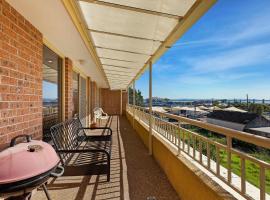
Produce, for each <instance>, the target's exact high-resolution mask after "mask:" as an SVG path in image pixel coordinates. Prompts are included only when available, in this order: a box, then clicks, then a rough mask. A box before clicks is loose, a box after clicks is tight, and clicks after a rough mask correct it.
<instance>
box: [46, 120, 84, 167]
mask: <svg viewBox="0 0 270 200" xmlns="http://www.w3.org/2000/svg"><path fill="white" fill-rule="evenodd" d="M81 128H82V124H81V121H80V119H79V118H78V117H75V118H73V119H70V120H67V121H65V122H62V123H60V124H57V125H54V126H52V127H51V137H52V140H53V143H54V146H55V150H56V151H57V152H59V150H76V149H77V148H78V147H79V146H80V145H81V143H82V142H83V141H84V139H85V137H86V134H85V132H84V130H83V129H81ZM72 155H73V154H72V153H59V157H60V160H61V162H62V164H63V165H65V164H66V163H67V162H69V160H70V159H71V157H72Z"/></svg>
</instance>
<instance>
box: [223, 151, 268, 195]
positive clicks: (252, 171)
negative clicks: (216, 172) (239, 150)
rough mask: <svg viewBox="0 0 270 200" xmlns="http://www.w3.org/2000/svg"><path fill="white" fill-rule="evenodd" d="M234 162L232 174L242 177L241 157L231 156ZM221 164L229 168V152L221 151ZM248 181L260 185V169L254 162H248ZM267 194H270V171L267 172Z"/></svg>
mask: <svg viewBox="0 0 270 200" xmlns="http://www.w3.org/2000/svg"><path fill="white" fill-rule="evenodd" d="M231 158H232V161H231V168H232V172H233V173H234V174H236V175H238V176H241V160H240V158H239V156H237V155H235V154H232V155H231ZM220 164H221V165H222V166H223V167H225V168H227V167H228V165H227V152H226V151H220ZM245 165H246V171H245V173H246V180H247V181H248V182H249V183H251V184H252V185H254V186H256V187H259V185H260V182H259V180H260V168H259V166H258V165H257V164H255V163H254V162H251V161H249V160H246V162H245ZM265 175H266V193H268V194H270V171H269V170H267V171H266V174H265Z"/></svg>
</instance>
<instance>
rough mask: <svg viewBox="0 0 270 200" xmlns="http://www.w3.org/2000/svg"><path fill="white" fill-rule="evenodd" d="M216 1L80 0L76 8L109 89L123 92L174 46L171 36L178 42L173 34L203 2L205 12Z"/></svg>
mask: <svg viewBox="0 0 270 200" xmlns="http://www.w3.org/2000/svg"><path fill="white" fill-rule="evenodd" d="M206 2H208V3H206ZM213 2H214V1H209V0H205V1H203V0H201V1H196V0H102V1H100V0H78V1H77V5H78V8H79V12H80V15H81V18H83V19H82V21H83V23H84V25H85V28H86V30H87V34H88V36H89V37H90V38H91V41H92V43H93V44H92V45H93V47H94V49H95V51H96V55H97V57H98V58H99V60H100V63H101V65H102V68H103V70H104V72H105V75H106V77H107V79H108V82H109V85H110V88H111V89H124V88H126V87H127V86H128V84H129V83H130V82H131V81H132V80H133V79H135V78H136V77H137V76H138V74H140V73H141V72H142V70H143V69H144V68H145V67H146V66H147V64H149V61H150V60H153V59H156V58H154V56H156V54H157V53H159V54H160V53H161V52H158V51H160V50H161V49H162V48H163V50H162V53H164V52H165V51H166V49H167V48H168V47H169V46H170V45H171V43H172V41H169V42H168V40H169V39H171V38H170V37H174V39H173V41H175V40H176V38H175V36H174V33H175V32H176V31H177V30H179V29H181V25H183V26H184V21H186V20H187V19H186V18H188V17H190V15H191V14H192V12H195V10H196V8H197V7H199V6H201V5H200V4H201V3H204V4H207V6H205V5H204V7H205V8H204V12H206V10H207V9H208V8H209V7H210V5H212V4H213ZM204 12H202V14H203V13H204ZM180 36H181V34H178V35H177V39H178V38H179V37H180ZM162 53H161V54H162Z"/></svg>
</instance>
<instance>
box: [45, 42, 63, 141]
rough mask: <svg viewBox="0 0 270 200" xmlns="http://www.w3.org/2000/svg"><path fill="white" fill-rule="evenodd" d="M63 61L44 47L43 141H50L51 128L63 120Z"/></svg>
mask: <svg viewBox="0 0 270 200" xmlns="http://www.w3.org/2000/svg"><path fill="white" fill-rule="evenodd" d="M61 70H62V59H61V58H60V57H59V56H58V55H57V54H56V53H54V52H53V51H52V50H50V49H49V48H48V47H46V46H43V81H42V86H43V90H42V91H43V139H44V140H45V141H49V140H50V136H49V135H50V128H51V126H53V125H55V124H57V123H58V122H59V121H60V119H61Z"/></svg>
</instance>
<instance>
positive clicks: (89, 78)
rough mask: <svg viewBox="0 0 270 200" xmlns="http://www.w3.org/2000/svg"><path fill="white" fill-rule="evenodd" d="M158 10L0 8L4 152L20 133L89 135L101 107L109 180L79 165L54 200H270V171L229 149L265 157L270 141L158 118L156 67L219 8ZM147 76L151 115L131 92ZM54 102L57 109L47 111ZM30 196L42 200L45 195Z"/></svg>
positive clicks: (150, 5) (74, 1)
mask: <svg viewBox="0 0 270 200" xmlns="http://www.w3.org/2000/svg"><path fill="white" fill-rule="evenodd" d="M156 1H158V0H156ZM156 1H151V2H150V1H149V2H148V1H147V3H146V1H142V0H137V1H122V0H106V1H101V0H62V1H59V0H48V1H36V0H29V1H17V0H16V1H15V0H0V19H1V20H2V19H3V20H2V21H0V23H1V24H0V35H1V37H0V39H1V41H0V56H1V57H0V58H1V62H0V86H1V87H0V117H1V118H0V149H1V150H2V149H3V148H6V147H7V145H9V142H10V140H11V139H12V138H13V137H16V136H19V135H23V134H27V135H31V136H32V137H33V138H34V139H36V140H41V139H42V138H43V139H44V138H45V136H46V135H45V132H49V130H50V127H51V126H52V125H54V124H55V123H57V122H62V121H65V120H69V119H71V118H73V116H74V114H78V115H79V116H80V118H81V119H82V121H83V123H84V125H86V126H88V125H89V124H91V123H92V122H93V120H94V117H93V110H94V108H96V107H101V108H103V109H104V111H105V112H107V113H108V114H109V115H110V118H109V120H108V121H106V122H105V121H103V122H102V123H103V125H106V126H109V127H111V128H112V130H113V146H112V159H111V168H110V170H111V181H110V182H107V181H106V177H105V176H103V175H99V176H90V175H86V174H84V173H83V171H82V170H81V169H80V166H74V169H73V175H68V174H65V175H63V176H62V177H59V178H54V179H50V180H49V181H48V190H49V193H50V195H51V197H52V199H75V200H79V199H92V200H94V199H103V200H105V199H121V200H129V199H132V200H142V199H146V200H155V199H157V200H174V199H179V198H180V199H183V200H186V199H187V200H204V199H205V200H230V199H241V200H242V199H243V200H244V199H246V200H254V199H255V200H259V199H260V200H266V199H270V197H269V193H270V180H269V179H270V164H269V163H268V162H266V161H263V159H259V158H256V157H254V156H251V155H249V154H247V153H245V152H243V151H241V150H239V149H238V148H237V147H236V146H235V145H233V141H234V140H238V141H240V142H243V143H249V144H252V145H255V146H257V147H258V148H262V149H264V150H269V149H270V139H267V138H263V137H260V136H255V135H251V134H247V133H244V132H239V131H234V130H231V129H227V128H223V127H219V126H214V125H210V124H208V123H204V122H199V121H196V120H191V119H188V118H185V117H180V116H175V115H171V114H164V113H162V112H158V111H155V112H154V111H153V110H152V65H153V63H154V62H155V61H157V60H158V59H159V58H160V56H162V55H163V54H164V53H165V52H166V51H167V49H168V48H170V47H171V46H172V45H173V44H174V43H175V42H176V41H177V40H178V39H179V38H180V37H181V36H182V35H183V34H184V33H185V32H186V31H187V30H188V29H189V28H190V27H192V25H193V24H194V23H195V22H196V21H197V20H198V19H199V18H200V17H201V16H202V15H203V14H204V13H206V12H207V10H208V9H210V8H211V7H212V5H213V4H214V3H215V0H197V1H195V0H187V1H162V0H161V1H158V2H159V3H160V5H163V4H164V5H163V7H162V6H156V5H157V4H156ZM115 2H118V3H115ZM134 2H135V3H134ZM164 2H165V3H164ZM179 2H180V3H181V2H182V3H183V4H182V5H181V6H179V5H178V4H179ZM174 4H176V5H177V6H175V5H174ZM52 8H53V9H52ZM48 22H49V23H48ZM127 22H128V23H127ZM2 36H3V37H2ZM46 49H47V50H46ZM45 51H47V53H46V52H45ZM43 58H44V59H43ZM2 59H3V60H2ZM147 68H149V85H148V86H149V109H146V108H143V107H138V106H136V105H135V92H134V90H135V81H136V79H138V77H140V76H141V75H142V73H143V72H144V71H145V70H146V69H147ZM43 82H46V84H47V88H46V87H43V86H44V85H43ZM131 85H133V102H134V104H132V105H130V103H131V101H130V100H131V99H129V94H128V93H129V88H130V86H131ZM52 91H53V92H54V94H53V95H51V92H52ZM46 92H47V94H48V95H47V96H46ZM51 96H53V98H54V99H53V100H54V101H49V102H48V103H49V105H50V103H51V102H54V103H55V106H54V107H53V106H51V105H50V106H51V107H50V106H49V107H50V108H49V109H48V108H46V107H45V108H43V110H42V104H44V100H45V99H46V98H48V97H51ZM47 100H48V99H47ZM49 100H51V99H49ZM169 119H172V120H173V121H174V122H171V121H170V120H169ZM45 124H46V126H45ZM185 126H192V127H197V128H201V129H205V130H207V131H211V132H213V133H217V134H219V135H220V137H221V138H222V140H223V142H221V143H220V142H217V141H214V140H211V139H210V138H207V137H205V136H203V135H201V134H198V133H197V132H196V129H194V130H191V129H188V128H186V127H185ZM91 134H93V132H91ZM96 134H98V132H96ZM45 144H46V143H45ZM81 159H82V160H81V161H82V163H83V162H85V161H87V159H86V158H81ZM32 197H33V199H46V196H45V194H44V192H43V191H42V190H40V189H37V190H35V191H34V193H33V195H32Z"/></svg>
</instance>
